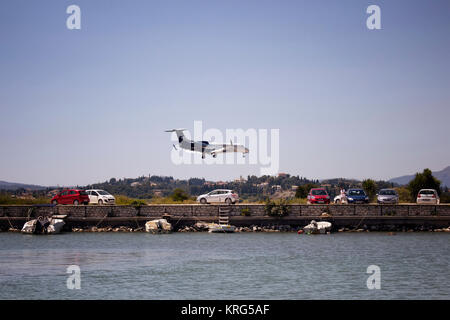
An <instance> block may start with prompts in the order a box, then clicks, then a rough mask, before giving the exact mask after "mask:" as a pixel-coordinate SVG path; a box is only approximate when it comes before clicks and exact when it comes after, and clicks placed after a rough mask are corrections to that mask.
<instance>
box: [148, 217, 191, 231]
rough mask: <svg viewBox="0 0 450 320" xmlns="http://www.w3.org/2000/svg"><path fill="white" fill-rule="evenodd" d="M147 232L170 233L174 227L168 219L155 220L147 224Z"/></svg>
mask: <svg viewBox="0 0 450 320" xmlns="http://www.w3.org/2000/svg"><path fill="white" fill-rule="evenodd" d="M186 228H189V227H186ZM145 231H146V232H150V233H170V232H172V225H171V224H170V223H169V222H167V220H166V219H155V220H151V221H147V222H146V223H145Z"/></svg>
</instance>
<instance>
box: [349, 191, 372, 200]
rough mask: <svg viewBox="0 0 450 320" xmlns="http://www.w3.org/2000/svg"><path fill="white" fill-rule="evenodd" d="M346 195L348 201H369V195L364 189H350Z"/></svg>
mask: <svg viewBox="0 0 450 320" xmlns="http://www.w3.org/2000/svg"><path fill="white" fill-rule="evenodd" d="M346 195H347V202H348V203H369V197H368V196H367V195H366V193H365V192H364V190H363V189H348V191H347V193H346Z"/></svg>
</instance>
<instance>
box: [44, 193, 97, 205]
mask: <svg viewBox="0 0 450 320" xmlns="http://www.w3.org/2000/svg"><path fill="white" fill-rule="evenodd" d="M51 203H52V204H73V205H76V206H77V205H79V204H80V203H83V204H88V203H89V196H88V194H87V192H86V191H84V190H77V189H65V190H62V191H61V192H60V193H58V194H57V195H56V196H54V197H53V198H52V200H51Z"/></svg>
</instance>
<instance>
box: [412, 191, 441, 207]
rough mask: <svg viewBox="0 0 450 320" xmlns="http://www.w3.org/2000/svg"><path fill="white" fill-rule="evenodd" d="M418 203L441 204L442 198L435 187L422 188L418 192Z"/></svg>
mask: <svg viewBox="0 0 450 320" xmlns="http://www.w3.org/2000/svg"><path fill="white" fill-rule="evenodd" d="M416 202H417V204H439V203H440V202H441V200H440V199H439V195H438V193H437V191H436V190H434V189H422V190H420V191H419V193H418V194H417V199H416Z"/></svg>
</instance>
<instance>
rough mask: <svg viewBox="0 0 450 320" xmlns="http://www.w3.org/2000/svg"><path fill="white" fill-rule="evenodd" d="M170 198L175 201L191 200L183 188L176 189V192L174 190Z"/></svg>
mask: <svg viewBox="0 0 450 320" xmlns="http://www.w3.org/2000/svg"><path fill="white" fill-rule="evenodd" d="M170 197H171V198H172V200H173V201H184V200H187V199H189V195H188V193H187V192H186V191H184V190H183V189H181V188H176V189H175V190H173V193H172V195H171V196H170Z"/></svg>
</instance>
